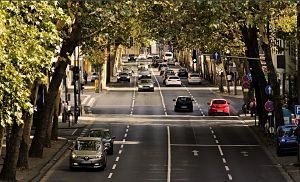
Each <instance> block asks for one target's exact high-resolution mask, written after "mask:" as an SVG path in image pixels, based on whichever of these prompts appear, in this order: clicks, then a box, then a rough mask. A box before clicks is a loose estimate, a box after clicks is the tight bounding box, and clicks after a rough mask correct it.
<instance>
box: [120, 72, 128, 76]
mask: <svg viewBox="0 0 300 182" xmlns="http://www.w3.org/2000/svg"><path fill="white" fill-rule="evenodd" d="M127 75H128V74H127V73H120V76H127Z"/></svg>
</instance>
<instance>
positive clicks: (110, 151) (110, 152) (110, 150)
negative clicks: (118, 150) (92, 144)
mask: <svg viewBox="0 0 300 182" xmlns="http://www.w3.org/2000/svg"><path fill="white" fill-rule="evenodd" d="M113 153H114V148H113V146H112V147H111V148H110V149H109V150H108V151H107V154H109V155H112V154H113Z"/></svg>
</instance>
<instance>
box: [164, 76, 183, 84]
mask: <svg viewBox="0 0 300 182" xmlns="http://www.w3.org/2000/svg"><path fill="white" fill-rule="evenodd" d="M165 84H166V86H181V80H180V78H179V77H178V76H173V75H171V76H169V77H168V78H167V79H166V81H165Z"/></svg>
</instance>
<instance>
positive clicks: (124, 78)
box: [117, 72, 130, 82]
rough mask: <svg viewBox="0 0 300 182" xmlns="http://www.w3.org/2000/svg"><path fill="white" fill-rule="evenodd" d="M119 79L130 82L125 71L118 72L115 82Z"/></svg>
mask: <svg viewBox="0 0 300 182" xmlns="http://www.w3.org/2000/svg"><path fill="white" fill-rule="evenodd" d="M120 81H127V82H130V76H129V74H128V73H127V72H121V73H119V75H118V76H117V82H120Z"/></svg>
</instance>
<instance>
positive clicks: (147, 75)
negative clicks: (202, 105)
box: [138, 70, 151, 80]
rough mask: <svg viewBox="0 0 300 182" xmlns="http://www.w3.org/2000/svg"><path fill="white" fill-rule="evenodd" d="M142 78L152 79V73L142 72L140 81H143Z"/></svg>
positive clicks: (139, 77)
mask: <svg viewBox="0 0 300 182" xmlns="http://www.w3.org/2000/svg"><path fill="white" fill-rule="evenodd" d="M142 78H151V73H150V71H148V70H141V71H140V72H139V76H138V79H139V80H140V79H142Z"/></svg>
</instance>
